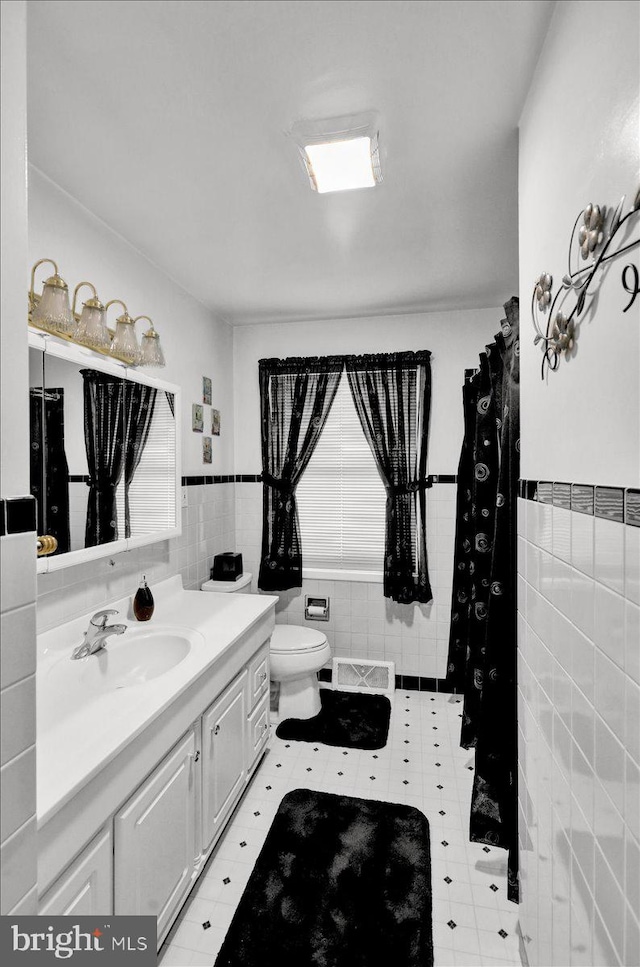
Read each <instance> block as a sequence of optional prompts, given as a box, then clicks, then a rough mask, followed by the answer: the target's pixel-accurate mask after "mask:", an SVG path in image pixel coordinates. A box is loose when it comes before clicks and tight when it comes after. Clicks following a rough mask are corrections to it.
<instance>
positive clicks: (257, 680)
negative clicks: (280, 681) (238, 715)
mask: <svg viewBox="0 0 640 967" xmlns="http://www.w3.org/2000/svg"><path fill="white" fill-rule="evenodd" d="M268 691H269V642H267V643H266V644H265V645H263V646H262V648H261V649H260V651H259V652H258V653H257V654H256V655H254V657H253V658H252V659H251V661H250V662H249V708H250V709H252V708H254V706H255V705H256V703H257V702H258V701H259V700H260V699H261V698H262V696H263V695H264V693H265V692H268Z"/></svg>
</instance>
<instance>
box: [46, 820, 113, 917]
mask: <svg viewBox="0 0 640 967" xmlns="http://www.w3.org/2000/svg"><path fill="white" fill-rule="evenodd" d="M38 912H39V914H40V916H49V917H58V916H60V917H85V916H93V915H95V916H111V914H112V913H113V840H112V838H111V830H110V829H105V830H104V831H103V832H102V833H100V834H99V835H98V836H96V838H95V839H94V840H93V842H92V843H90V844H89V846H88V847H87V848H86V850H84V851H83V852H82V853H81V854H80V856H79V857H78V858H77V860H75V861H74V862H73V863H72V864H71V866H70V867H69V869H68V870H67V871H66V872H65V873H63V874H62V876H61V877H60V879H59V880H57V881H56V882H55V883H54V884H53V886H52V887H51V889H50V890H48V891H47V893H45V895H44V896H43V898H42V900H41V901H40V906H39V910H38Z"/></svg>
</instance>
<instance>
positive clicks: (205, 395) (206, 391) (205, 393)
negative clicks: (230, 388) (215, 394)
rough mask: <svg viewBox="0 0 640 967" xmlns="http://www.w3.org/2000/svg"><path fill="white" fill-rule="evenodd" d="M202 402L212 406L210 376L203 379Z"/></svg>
mask: <svg viewBox="0 0 640 967" xmlns="http://www.w3.org/2000/svg"><path fill="white" fill-rule="evenodd" d="M202 402H203V403H206V404H207V406H211V380H210V379H209V377H208V376H203V377H202Z"/></svg>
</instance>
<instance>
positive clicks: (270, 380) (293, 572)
mask: <svg viewBox="0 0 640 967" xmlns="http://www.w3.org/2000/svg"><path fill="white" fill-rule="evenodd" d="M343 366H344V360H343V357H342V356H321V357H309V358H304V359H299V358H289V359H261V360H260V362H259V376H260V410H261V434H262V483H263V521H262V553H261V558H260V575H259V578H258V587H259V588H261V589H262V590H263V591H286V590H287V589H288V588H299V587H302V553H301V548H300V525H299V522H298V511H297V508H296V498H295V492H296V486H297V484H298V481H299V479H300V477H301V476H302V473H303V472H304V470H305V468H306V466H307V464H308V462H309V460H310V458H311V454H312V453H313V451H314V450H315V447H316V444H317V442H318V439H319V437H320V434H321V433H322V429H323V427H324V425H325V422H326V419H327V416H328V414H329V410H330V409H331V404H332V403H333V400H334V397H335V394H336V390H337V388H338V384H339V382H340V376H341V373H342V369H343Z"/></svg>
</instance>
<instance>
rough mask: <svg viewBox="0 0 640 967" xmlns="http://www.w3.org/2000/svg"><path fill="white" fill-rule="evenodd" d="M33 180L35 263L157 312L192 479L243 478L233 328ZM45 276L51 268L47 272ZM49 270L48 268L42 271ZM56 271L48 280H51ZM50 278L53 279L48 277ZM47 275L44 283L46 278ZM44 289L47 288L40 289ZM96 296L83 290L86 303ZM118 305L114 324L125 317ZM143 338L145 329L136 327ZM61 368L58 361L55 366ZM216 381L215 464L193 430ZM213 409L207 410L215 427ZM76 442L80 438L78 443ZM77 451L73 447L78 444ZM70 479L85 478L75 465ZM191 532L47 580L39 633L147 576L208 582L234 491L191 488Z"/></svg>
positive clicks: (135, 311) (61, 195)
mask: <svg viewBox="0 0 640 967" xmlns="http://www.w3.org/2000/svg"><path fill="white" fill-rule="evenodd" d="M29 171H30V176H29V260H30V263H29V264H33V263H34V262H36V261H37V260H38V259H39V258H44V257H47V258H48V257H51V258H53V259H55V260H56V262H57V263H58V267H59V271H60V274H61V275H62V277H63V278H64V279H65V280H66V282H67V283H68V285H69V288H70V290H71V291H73V288H74V287H75V286H76V285H77V284H78V282H81V281H84V280H89V281H91V282H93V284H94V285H95V286H96V288H97V290H98V295H99V297H100V299H101V301H102V302H104V303H106V302H107V301H108V300H109V299H114V298H121V299H122V300H123V301H124V302H126V304H127V306H128V308H129V311H130V313H131V315H132V316H136V315H142V314H144V315H149V316H150V317H151V318H152V319H153V321H154V323H155V325H156V328H157V330H158V332H159V333H160V338H161V340H162V345H163V349H164V353H165V356H166V360H167V365H166V368H165V369H163V370H160V371H158V370H156V371H155V373H154V375H159V376H161V377H162V378H164V379H167V380H168V381H169V382H172V383H177V384H178V385H179V386H180V387H181V388H182V406H183V415H182V440H183V448H182V449H183V452H182V475H183V476H199V475H202V474H207V475H210V474H230V473H232V471H233V461H234V454H233V442H234V439H233V392H232V385H233V349H232V346H233V331H232V329H231V327H230V326H229V325H227V324H226V323H225V322H223V321H220V320H217V319H216V318H214V316H213V315H212V314H211V313H210V312H209V310H207V309H205V308H204V306H202V305H201V304H200V303H199V302H198V301H197V300H196V299H194V298H193V297H192V296H190V295H189V294H188V293H186V292H185V291H184V290H183V289H182V288H180V286H178V285H177V284H176V283H175V282H173V281H172V280H171V279H170V278H168V277H167V276H166V275H165V274H164V273H163V272H162V271H161V270H160V269H158V268H157V267H156V266H155V265H153V264H152V263H151V262H150V261H149V260H148V259H147V258H146V257H145V256H143V255H142V254H141V253H140V252H138V251H137V250H136V249H135V248H133V247H132V246H131V245H130V244H129V243H128V242H127V241H126V240H125V239H123V238H122V237H121V236H119V235H117V234H116V233H115V232H113V231H112V230H111V229H110V228H109V227H108V226H107V225H105V224H104V223H103V222H102V221H100V220H99V219H98V218H96V217H95V216H94V215H93V214H92V213H91V212H89V211H87V209H85V208H84V207H83V206H82V205H80V204H79V203H78V202H77V201H76V200H75V199H74V198H72V197H71V196H70V195H69V194H67V193H66V192H64V191H62V189H60V188H59V187H58V186H57V185H55V184H54V183H53V182H52V181H50V180H49V179H48V178H47V177H46V176H44V175H43V174H42V173H41V172H40V171H38V170H36V169H34V168H30V169H29ZM43 269H45V270H46V269H47V267H46V266H43ZM40 271H42V270H40ZM47 274H48V273H47ZM44 277H45V278H46V275H45V276H44ZM38 278H39V279H40V278H42V276H40V275H39V276H38ZM36 291H39V290H38V287H36ZM88 292H89V290H88V289H84V290H82V291H81V293H80V296H81V298H86V297H87V294H88ZM115 309H118V310H119V307H116V306H113V307H112V308H111V310H110V313H109V319H110V321H111V322H113V320H114V319H115V316H116V315H119V314H120V310H119V311H117V312H115V313H114V315H113V316H112V315H111V313H112V312H114V310H115ZM136 329H137V331H138V336H140V332H141V331H142V324H141V323H139V324H138V326H137V327H136ZM54 365H55V364H54ZM203 376H209V377H211V379H212V381H213V406H215V407H216V408H217V409H219V410H220V411H221V414H222V416H221V420H222V430H221V434H220V436H219V437H214V438H213V463H212V464H203V462H202V437H203V435H204V434H202V433H193V432H192V430H191V404H192V403H201V402H202V377H203ZM210 413H211V408H210V407H205V414H206V416H205V420H206V422H205V428H206V426H207V425H208V423H210ZM68 443H69V444H70V443H71V441H68ZM71 449H73V447H72V446H71ZM70 472H72V473H78V472H82V471H78V470H76V469H75V468H73V467H72V466H71V463H70ZM182 522H183V535H182V537H180V538H177V539H175V540H171V541H163V542H161V543H159V544H153V545H151V546H149V547H143V548H140V549H139V550H137V551H133V552H125V553H120V554H116V555H114V556H113V558H111V559H108V558H105V559H103V560H100V561H95V562H93V563H92V564H90V565H88V566H87V565H76V566H75V567H71V568H66V569H65V570H63V571H55V572H54V571H52V572H51V573H48V574H40V575H39V576H38V631H40V632H41V631H44V630H46V629H47V628H50V627H52V626H53V625H55V624H56V623H59V622H61V621H66V620H68V619H70V618H72V617H75V616H77V615H79V614H82V613H84V612H85V611H87V610H88V609H90V608H94V607H95V608H98V607H100V606H101V605H103V604H104V603H105V602H106V601H108V600H110V599H113V598H118V597H121V596H122V595H124V594H127V592H130V593H132V594H133V593H135V589H136V588H137V586H138V581H139V578H140V576H141V574H142V573H143V572H144V573H145V574H146V575H147V579H148V580H149V582H150V583H153V581H158V580H161V579H162V578H164V577H168V576H170V575H171V574H177V573H180V574H182V577H183V581H184V584H185V587H197V586H198V585H199V584H200V583H201V582H202V581H203V580H205V578H206V577H208V565H209V564H210V563H211V558H212V557H213V555H214V554H215V553H218V552H219V551H224V550H228V549H229V548H230V547H233V545H234V542H235V507H234V487H233V484H221V485H215V486H207V487H189V488H188V506H187V507H183V510H182Z"/></svg>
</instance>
